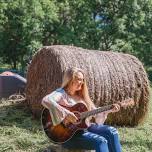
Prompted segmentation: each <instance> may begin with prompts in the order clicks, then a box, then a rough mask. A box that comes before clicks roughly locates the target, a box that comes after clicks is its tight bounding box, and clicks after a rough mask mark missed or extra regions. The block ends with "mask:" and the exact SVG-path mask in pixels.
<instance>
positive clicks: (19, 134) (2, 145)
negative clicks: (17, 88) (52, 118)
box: [0, 91, 152, 152]
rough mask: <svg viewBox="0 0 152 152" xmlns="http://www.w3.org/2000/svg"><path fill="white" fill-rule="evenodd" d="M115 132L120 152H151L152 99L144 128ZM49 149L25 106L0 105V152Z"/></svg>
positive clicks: (138, 127) (47, 142)
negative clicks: (118, 140) (118, 136)
mask: <svg viewBox="0 0 152 152" xmlns="http://www.w3.org/2000/svg"><path fill="white" fill-rule="evenodd" d="M151 92H152V91H151ZM118 131H119V135H120V139H121V144H122V148H123V152H152V99H151V102H150V110H149V113H148V116H147V119H146V120H145V121H144V123H143V124H141V125H139V126H137V127H132V128H129V127H120V128H118ZM48 146H49V141H48V138H47V137H46V136H45V134H44V132H43V131H42V128H41V124H40V121H36V120H34V119H33V117H32V115H31V113H30V111H29V110H28V108H27V107H26V106H25V105H20V104H17V103H11V102H8V101H7V100H1V101H0V152H12V151H13V152H42V151H43V150H44V149H46V148H47V147H48Z"/></svg>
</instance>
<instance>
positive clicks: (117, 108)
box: [110, 103, 120, 113]
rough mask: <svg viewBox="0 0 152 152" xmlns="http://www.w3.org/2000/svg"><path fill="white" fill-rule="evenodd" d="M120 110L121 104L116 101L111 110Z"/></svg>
mask: <svg viewBox="0 0 152 152" xmlns="http://www.w3.org/2000/svg"><path fill="white" fill-rule="evenodd" d="M119 110H120V106H119V104H117V103H115V104H113V108H112V109H111V110H110V111H111V112H112V113H114V112H118V111H119Z"/></svg>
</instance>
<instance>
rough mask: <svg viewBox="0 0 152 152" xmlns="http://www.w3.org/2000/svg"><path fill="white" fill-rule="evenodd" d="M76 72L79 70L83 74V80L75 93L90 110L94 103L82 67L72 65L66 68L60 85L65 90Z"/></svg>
mask: <svg viewBox="0 0 152 152" xmlns="http://www.w3.org/2000/svg"><path fill="white" fill-rule="evenodd" d="M78 72H81V73H82V74H83V77H84V80H83V84H82V89H81V90H79V91H77V95H78V96H80V97H81V98H82V99H83V100H84V101H85V103H86V104H87V107H88V109H89V110H91V109H92V108H94V107H95V105H94V103H93V102H92V101H91V99H90V96H89V92H88V87H87V82H86V77H85V73H84V71H83V70H82V69H80V68H77V67H73V68H69V69H68V70H66V71H65V73H64V76H63V81H62V84H61V87H62V88H64V89H65V90H66V89H67V88H68V85H69V84H71V83H72V81H73V80H74V79H75V77H76V75H77V74H78Z"/></svg>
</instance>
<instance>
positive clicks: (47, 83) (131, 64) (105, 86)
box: [26, 45, 149, 126]
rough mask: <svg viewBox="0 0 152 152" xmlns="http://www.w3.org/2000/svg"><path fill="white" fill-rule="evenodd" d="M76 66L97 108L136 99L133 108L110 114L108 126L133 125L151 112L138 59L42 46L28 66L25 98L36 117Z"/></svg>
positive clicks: (146, 82) (103, 52) (129, 56)
mask: <svg viewBox="0 0 152 152" xmlns="http://www.w3.org/2000/svg"><path fill="white" fill-rule="evenodd" d="M73 66H74V67H75V66H76V67H80V68H82V69H84V70H85V73H86V76H87V82H88V87H89V93H90V96H91V99H92V100H93V102H94V103H95V104H96V105H97V106H103V105H108V104H112V103H115V102H118V101H122V100H123V99H126V98H128V97H131V98H133V99H134V101H135V106H134V107H133V108H127V109H121V110H120V111H119V112H117V113H114V114H110V115H109V116H108V119H107V123H108V124H117V125H123V126H124V125H130V126H134V125H137V124H139V122H141V120H143V118H144V116H145V114H146V112H147V110H148V101H149V81H148V78H147V74H146V72H145V70H144V68H143V65H142V63H141V62H140V61H139V60H138V59H137V58H136V57H134V56H132V55H129V54H123V53H117V52H112V51H97V50H86V49H82V48H79V47H74V46H65V45H54V46H44V47H42V48H41V49H40V50H39V51H38V52H37V53H36V54H35V56H34V57H33V60H32V62H31V64H30V65H29V68H28V73H27V88H26V97H27V101H28V104H29V106H30V108H31V110H32V112H33V114H34V115H35V116H38V115H40V113H41V110H42V106H41V100H42V98H43V97H44V96H45V95H46V94H48V93H50V92H52V91H53V90H54V89H56V88H58V87H60V84H61V82H62V76H63V73H64V71H65V70H66V69H67V68H69V67H73Z"/></svg>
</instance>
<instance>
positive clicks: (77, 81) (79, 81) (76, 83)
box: [70, 72, 84, 91]
mask: <svg viewBox="0 0 152 152" xmlns="http://www.w3.org/2000/svg"><path fill="white" fill-rule="evenodd" d="M83 83H84V76H83V74H82V73H81V72H78V73H76V75H75V78H74V80H73V81H72V83H71V86H70V89H72V90H73V91H79V90H81V89H82V85H83Z"/></svg>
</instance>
